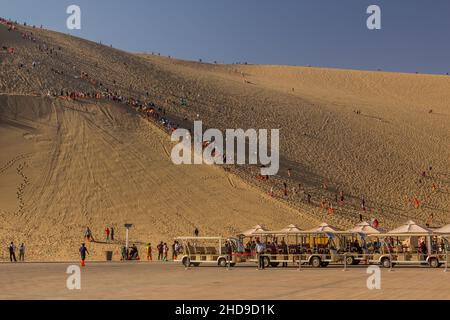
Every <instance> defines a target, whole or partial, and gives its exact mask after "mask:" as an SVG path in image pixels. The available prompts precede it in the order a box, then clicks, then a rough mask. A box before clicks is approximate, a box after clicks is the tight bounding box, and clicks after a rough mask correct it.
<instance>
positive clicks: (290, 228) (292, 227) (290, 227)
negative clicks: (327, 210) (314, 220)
mask: <svg viewBox="0 0 450 320" xmlns="http://www.w3.org/2000/svg"><path fill="white" fill-rule="evenodd" d="M301 231H302V229H300V228H299V227H297V226H296V225H295V224H290V225H288V226H287V227H286V228H283V229H281V230H280V231H279V232H280V233H284V232H286V233H295V232H301Z"/></svg>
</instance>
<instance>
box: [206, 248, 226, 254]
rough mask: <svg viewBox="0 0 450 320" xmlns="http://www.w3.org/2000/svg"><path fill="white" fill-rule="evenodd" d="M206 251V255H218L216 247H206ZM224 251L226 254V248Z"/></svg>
mask: <svg viewBox="0 0 450 320" xmlns="http://www.w3.org/2000/svg"><path fill="white" fill-rule="evenodd" d="M204 249H205V253H206V254H217V249H216V247H205V248H204ZM222 251H223V252H225V248H222Z"/></svg>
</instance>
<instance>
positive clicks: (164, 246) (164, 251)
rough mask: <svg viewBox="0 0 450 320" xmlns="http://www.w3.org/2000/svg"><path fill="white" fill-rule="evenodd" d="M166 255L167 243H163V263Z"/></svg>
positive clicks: (167, 250) (167, 252)
mask: <svg viewBox="0 0 450 320" xmlns="http://www.w3.org/2000/svg"><path fill="white" fill-rule="evenodd" d="M168 254H169V247H168V246H167V243H164V245H163V261H167V255H168Z"/></svg>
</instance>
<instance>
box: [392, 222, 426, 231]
mask: <svg viewBox="0 0 450 320" xmlns="http://www.w3.org/2000/svg"><path fill="white" fill-rule="evenodd" d="M405 233H411V234H413V233H431V230H430V229H428V228H425V227H422V226H419V225H418V224H416V223H415V222H414V221H412V220H409V221H407V222H406V223H405V224H403V225H401V226H400V227H398V228H395V229H394V230H391V231H389V232H388V234H405Z"/></svg>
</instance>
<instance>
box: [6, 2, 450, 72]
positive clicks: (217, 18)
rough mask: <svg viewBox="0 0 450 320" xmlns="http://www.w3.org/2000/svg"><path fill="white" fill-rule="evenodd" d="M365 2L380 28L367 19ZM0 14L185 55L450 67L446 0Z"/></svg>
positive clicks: (410, 68) (42, 6)
mask: <svg viewBox="0 0 450 320" xmlns="http://www.w3.org/2000/svg"><path fill="white" fill-rule="evenodd" d="M71 4H76V5H78V6H80V7H81V13H82V17H81V19H82V25H81V27H82V29H81V30H79V31H69V30H68V29H67V28H66V20H67V17H68V14H66V8H67V6H68V5H71ZM371 4H376V5H379V6H380V7H381V13H382V17H381V19H382V29H381V30H375V31H374V30H368V29H367V27H366V20H367V17H368V16H369V15H368V14H366V9H367V7H368V6H369V5H371ZM0 16H2V17H4V18H11V19H13V20H17V21H19V22H23V21H27V22H28V23H29V24H36V25H40V24H43V25H44V26H46V27H47V28H50V29H53V30H57V31H61V32H65V33H69V32H70V33H71V34H74V35H76V36H80V37H83V38H87V39H90V40H94V41H102V42H103V43H105V44H112V45H113V46H114V47H117V48H121V49H124V50H127V51H135V52H144V51H145V52H151V51H154V52H160V53H161V54H163V55H171V56H173V57H177V58H182V59H189V60H198V59H199V58H202V59H203V61H210V62H211V61H214V60H216V61H218V62H224V63H232V62H245V61H247V62H249V63H263V64H287V65H312V66H323V67H337V68H353V69H383V70H388V71H405V72H421V73H446V72H450V58H449V57H450V0H432V1H431V0H128V1H125V0H123V1H120V0H69V1H67V0H40V1H36V0H0Z"/></svg>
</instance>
